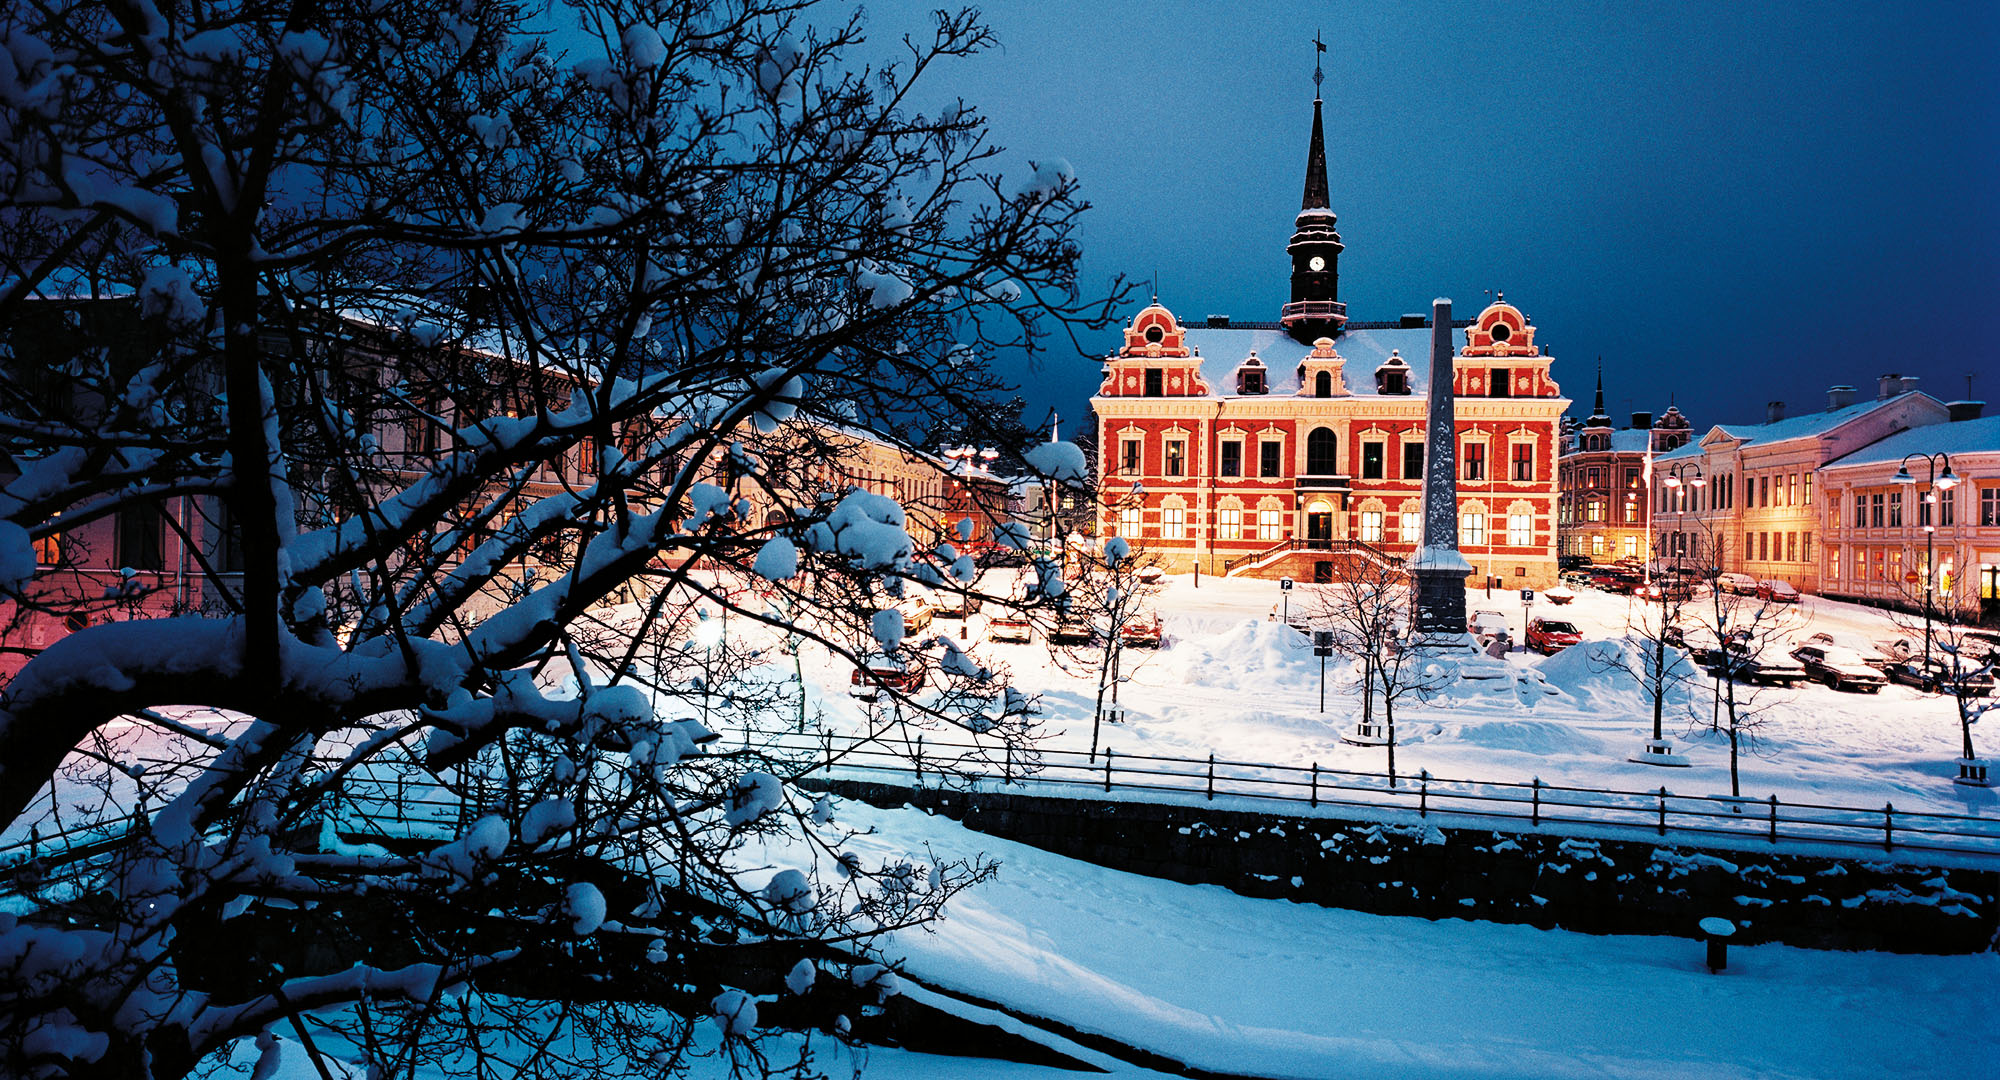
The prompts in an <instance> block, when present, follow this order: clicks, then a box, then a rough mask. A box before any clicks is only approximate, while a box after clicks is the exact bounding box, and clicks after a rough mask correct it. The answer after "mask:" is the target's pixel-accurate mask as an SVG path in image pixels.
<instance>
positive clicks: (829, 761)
mask: <svg viewBox="0 0 2000 1080" xmlns="http://www.w3.org/2000/svg"><path fill="white" fill-rule="evenodd" d="M819 741H820V745H821V746H822V747H824V748H825V749H826V778H827V779H828V780H831V779H833V732H831V731H821V732H820V733H819Z"/></svg>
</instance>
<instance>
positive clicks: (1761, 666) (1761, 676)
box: [1711, 642, 1806, 686]
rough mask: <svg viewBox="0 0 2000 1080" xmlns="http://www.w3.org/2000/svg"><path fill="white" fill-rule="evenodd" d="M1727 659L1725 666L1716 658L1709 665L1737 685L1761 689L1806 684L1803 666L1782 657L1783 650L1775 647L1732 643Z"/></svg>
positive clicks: (1786, 657) (1783, 654)
mask: <svg viewBox="0 0 2000 1080" xmlns="http://www.w3.org/2000/svg"><path fill="white" fill-rule="evenodd" d="M1728 658H1729V659H1728V662H1727V663H1723V662H1721V661H1720V659H1718V661H1717V662H1716V663H1715V664H1713V665H1711V670H1716V671H1719V672H1721V673H1723V674H1726V675H1728V677H1729V678H1731V679H1734V680H1735V681H1737V682H1748V683H1757V684H1760V685H1763V686H1797V685H1798V684H1800V683H1802V682H1804V681H1806V667H1805V665H1804V664H1801V663H1799V662H1798V661H1797V660H1794V659H1792V658H1791V657H1789V656H1787V655H1785V652H1784V650H1783V649H1780V648H1778V647H1777V646H1776V645H1771V644H1765V645H1761V646H1758V647H1756V648H1748V647H1745V646H1742V645H1739V644H1737V643H1734V642H1732V643H1731V644H1730V646H1729V650H1728Z"/></svg>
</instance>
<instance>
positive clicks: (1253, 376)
mask: <svg viewBox="0 0 2000 1080" xmlns="http://www.w3.org/2000/svg"><path fill="white" fill-rule="evenodd" d="M1236 392H1237V393H1239V394H1263V393H1268V392H1269V391H1268V389H1267V388H1266V387H1265V385H1264V369H1263V368H1262V367H1250V366H1248V365H1246V366H1244V367H1241V368H1238V369H1237V371H1236Z"/></svg>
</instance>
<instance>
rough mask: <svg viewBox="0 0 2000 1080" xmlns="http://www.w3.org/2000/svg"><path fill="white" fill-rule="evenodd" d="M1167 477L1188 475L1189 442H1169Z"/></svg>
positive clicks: (1175, 440)
mask: <svg viewBox="0 0 2000 1080" xmlns="http://www.w3.org/2000/svg"><path fill="white" fill-rule="evenodd" d="M1167 475H1168V476H1186V475H1187V440H1185V439H1168V440H1167Z"/></svg>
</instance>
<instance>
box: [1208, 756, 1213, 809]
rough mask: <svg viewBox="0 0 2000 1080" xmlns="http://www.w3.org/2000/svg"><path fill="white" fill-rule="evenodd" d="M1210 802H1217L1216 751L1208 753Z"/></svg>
mask: <svg viewBox="0 0 2000 1080" xmlns="http://www.w3.org/2000/svg"><path fill="white" fill-rule="evenodd" d="M1208 801H1210V802H1214V801H1215V751H1213V750H1211V751H1209V753H1208Z"/></svg>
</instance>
